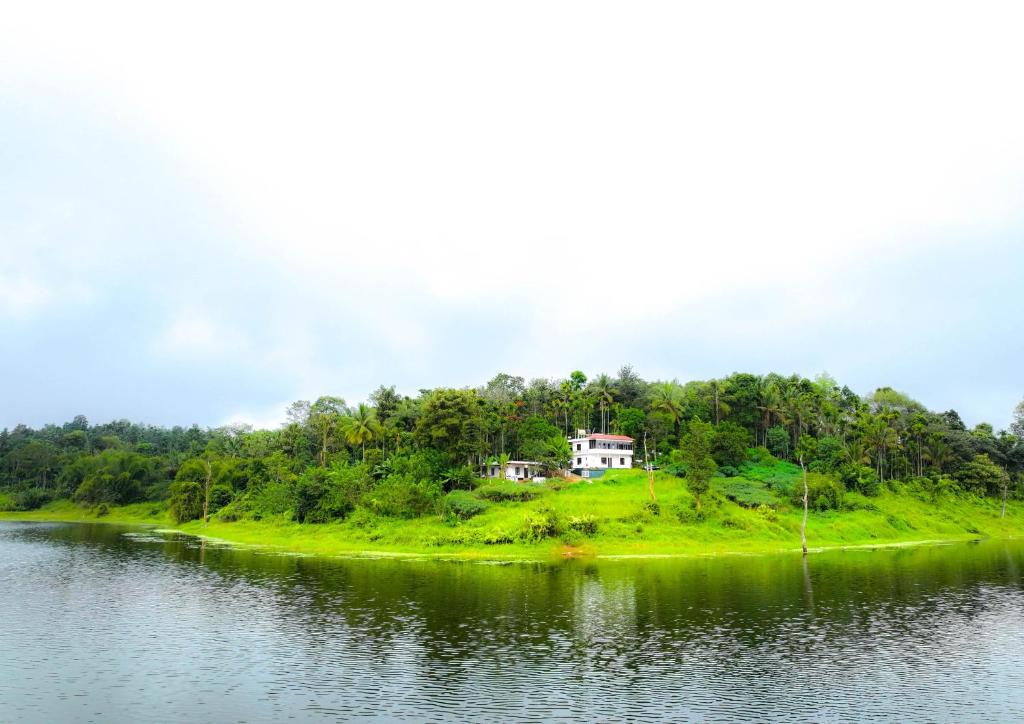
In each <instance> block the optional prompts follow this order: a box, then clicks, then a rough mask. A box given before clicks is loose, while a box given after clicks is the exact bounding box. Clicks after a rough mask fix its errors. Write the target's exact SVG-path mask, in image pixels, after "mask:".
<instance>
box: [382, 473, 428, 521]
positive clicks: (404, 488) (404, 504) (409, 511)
mask: <svg viewBox="0 0 1024 724" xmlns="http://www.w3.org/2000/svg"><path fill="white" fill-rule="evenodd" d="M440 495H441V484H440V483H439V482H431V481H429V480H413V479H411V478H410V476H408V475H389V476H388V477H387V478H385V479H384V480H383V481H382V482H381V483H380V484H379V485H378V486H377V487H376V488H374V489H373V490H371V491H370V492H369V493H367V494H366V496H364V498H363V504H364V505H366V507H367V508H369V509H370V510H372V511H373V512H374V513H376V514H377V515H383V516H385V517H389V518H416V517H419V516H421V515H424V514H426V513H429V512H431V511H432V510H434V504H435V501H436V500H437V499H438V498H439V497H440Z"/></svg>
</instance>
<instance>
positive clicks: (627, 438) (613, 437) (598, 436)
mask: <svg viewBox="0 0 1024 724" xmlns="http://www.w3.org/2000/svg"><path fill="white" fill-rule="evenodd" d="M583 439H584V440H622V441H623V442H633V438H631V437H630V436H629V435H605V434H603V433H600V432H595V433H591V434H590V435H587V436H586V437H585V438H583Z"/></svg>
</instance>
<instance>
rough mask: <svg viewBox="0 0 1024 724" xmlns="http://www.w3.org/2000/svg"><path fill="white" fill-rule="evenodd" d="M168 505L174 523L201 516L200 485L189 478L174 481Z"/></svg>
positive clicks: (201, 492) (201, 496) (201, 494)
mask: <svg viewBox="0 0 1024 724" xmlns="http://www.w3.org/2000/svg"><path fill="white" fill-rule="evenodd" d="M168 507H169V510H170V513H171V518H172V519H173V520H174V522H175V523H184V522H186V521H189V520H195V519H196V518H201V517H202V515H203V488H202V486H201V485H200V484H199V483H196V482H193V481H191V480H178V481H175V482H174V483H173V484H172V485H171V499H170V501H169V506H168Z"/></svg>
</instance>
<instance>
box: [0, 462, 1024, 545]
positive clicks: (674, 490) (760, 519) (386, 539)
mask: <svg viewBox="0 0 1024 724" xmlns="http://www.w3.org/2000/svg"><path fill="white" fill-rule="evenodd" d="M755 484H756V485H760V483H755ZM646 485H647V484H646V478H645V475H644V473H643V472H642V471H639V470H631V471H620V472H616V473H611V474H608V475H606V476H605V477H603V478H601V479H599V480H597V481H594V482H592V483H587V482H580V483H576V484H573V485H570V486H568V487H567V488H565V489H564V490H559V491H554V490H545V491H544V492H543V493H542V495H540V496H539V497H538V498H537V499H535V500H532V501H528V502H523V503H501V504H495V505H493V506H492V507H491V508H490V509H488V510H487V511H485V512H484V513H483V514H481V515H479V516H477V517H475V518H473V519H471V520H469V521H466V522H463V523H459V524H455V525H453V524H449V523H446V522H444V521H441V520H439V519H438V518H437V517H436V516H427V517H423V518H418V519H415V520H390V519H372V518H370V519H368V518H365V517H360V516H356V519H354V520H350V521H346V522H341V523H331V524H326V525H299V524H297V523H293V522H290V521H286V520H278V521H275V520H266V519H264V520H262V521H238V522H233V523H222V522H217V521H212V522H210V523H209V525H207V526H203V524H202V523H200V522H196V521H193V522H191V523H186V524H184V525H181V526H174V527H176V528H178V529H180V530H183V531H185V532H188V533H195V534H199V535H207V536H211V537H214V538H221V539H224V540H228V541H233V542H236V543H242V544H254V545H266V546H273V547H275V548H281V549H286V550H291V551H296V552H302V553H311V554H325V555H329V554H343V553H355V552H368V551H377V552H381V553H395V554H410V553H417V554H434V555H444V556H450V555H458V556H467V557H484V558H537V557H543V556H546V555H559V554H562V553H565V552H568V550H569V549H568V548H567V546H566V545H565V542H564V541H563V540H562V539H557V538H551V539H546V540H544V541H542V542H539V543H526V542H518V541H517V542H515V543H511V544H501V545H486V544H485V543H483V540H484V538H485V537H486V536H488V535H490V536H494V535H495V534H496V533H506V534H508V535H510V536H511V537H516V534H517V533H518V532H519V531H520V530H521V529H522V528H523V525H524V518H525V517H526V516H527V515H528V514H530V513H536V512H537V511H539V510H541V509H544V508H548V509H551V510H553V511H555V512H556V513H557V515H558V517H559V519H560V520H561V521H562V523H563V524H564V523H565V522H567V521H568V520H569V519H570V518H571V517H572V516H577V517H581V516H584V515H592V516H594V517H596V518H597V520H598V531H597V533H596V534H595V535H591V536H588V537H580V536H577V537H576V538H575V539H573V540H572V542H573V543H575V544H576V546H575V547H574V548H572V552H575V553H581V554H597V555H605V556H607V555H672V554H676V555H678V554H711V553H728V552H751V553H753V552H768V551H779V550H787V549H788V550H792V549H795V548H796V547H798V546H799V539H800V533H799V531H800V519H801V515H802V511H801V510H799V509H795V508H789V507H787V506H785V505H784V506H783V507H782V509H781V510H780V511H779V512H778V513H777V514H776V515H774V516H772V515H771V514H770V513H769V514H767V515H766V514H764V513H762V512H758V511H757V510H751V509H747V508H743V507H740V506H739V505H736V504H735V503H733V502H730V501H728V500H725V499H724V498H722V497H721V496H720V495H716V496H712V499H711V500H709V501H708V502H707V503H706V504H705V508H706V512H707V519H706V520H705V521H703V522H701V523H688V524H684V523H681V522H680V520H679V517H678V516H677V515H676V511H677V510H678V509H687V508H689V506H690V503H691V497H690V494H689V492H688V491H687V490H686V486H685V483H684V481H682V480H680V479H678V478H674V477H671V476H668V475H662V474H659V475H658V477H657V481H656V486H655V487H656V491H657V495H658V502H659V504H660V506H661V513H660V515H657V516H655V515H651V514H650V513H649V512H647V511H645V510H644V503H645V502H647V490H646ZM718 487H721V486H718ZM849 498H850V500H851V501H852V502H853V503H855V504H856V505H860V506H864V507H863V508H860V509H855V510H847V511H843V512H827V513H812V514H811V516H810V521H809V523H808V542H809V544H810V545H811V546H812V547H835V546H855V545H878V544H893V543H901V542H916V541H928V540H958V539H968V538H979V537H1000V538H1004V537H1016V536H1019V535H1021V533H1024V505H1022V504H1021V503H1019V502H1014V503H1011V504H1010V505H1009V506H1008V508H1007V515H1006V518H1005V519H1000V517H999V507H1000V506H999V504H998V502H996V501H991V500H977V499H973V498H971V499H968V498H954V497H946V498H942V499H940V500H939V501H938V502H936V503H932V502H930V501H926V500H924V499H922V498H921V497H919V496H916V495H913V494H909V493H908V494H899V495H897V494H894V493H891V492H883V493H882V494H881V495H879V496H878V497H876V498H870V499H866V498H863V497H862V496H858V495H855V494H851V495H850V496H849ZM0 517H2V518H10V519H13V518H16V519H22V520H68V521H71V520H91V521H97V520H99V521H105V522H110V523H145V524H154V525H159V526H165V527H169V526H171V525H172V524H171V521H170V520H169V518H168V517H167V514H166V511H165V510H164V509H163V507H162V506H160V505H158V504H153V503H141V504H137V505H131V506H124V507H121V508H112V509H111V511H110V513H109V514H108V515H106V516H103V517H101V518H97V517H96V516H95V513H94V512H91V511H89V510H86V509H83V508H80V507H78V506H76V505H74V504H71V503H67V502H59V503H54V504H51V505H49V506H47V507H45V508H43V509H41V510H37V511H32V512H29V513H0ZM773 517H774V519H772V518H773ZM360 518H361V521H360Z"/></svg>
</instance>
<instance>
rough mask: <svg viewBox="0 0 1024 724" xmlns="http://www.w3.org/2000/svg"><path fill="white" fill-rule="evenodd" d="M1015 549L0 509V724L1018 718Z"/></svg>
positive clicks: (1020, 556)
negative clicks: (669, 550)
mask: <svg viewBox="0 0 1024 724" xmlns="http://www.w3.org/2000/svg"><path fill="white" fill-rule="evenodd" d="M1022 566H1024V544H1021V543H1019V542H1011V543H1004V542H993V543H984V544H976V545H968V544H962V545H959V544H958V545H953V546H939V547H929V548H917V549H903V550H884V551H874V552H871V551H859V552H845V553H828V554H820V555H814V556H811V557H810V558H809V559H808V560H807V561H806V563H805V562H804V561H803V559H802V558H801V557H800V556H799V555H797V556H780V557H755V558H743V557H732V558H724V559H718V560H708V559H697V560H660V561H608V562H602V563H595V562H589V563H588V562H585V561H578V560H577V561H567V562H565V563H562V564H555V565H548V564H512V565H488V564H478V563H454V562H437V561H424V560H365V559H360V560H324V559H315V558H304V557H297V556H282V555H268V554H259V553H255V552H250V551H239V550H233V549H230V548H222V547H216V546H211V545H209V544H206V545H203V544H201V543H200V542H199V541H197V540H195V539H190V538H185V537H180V536H174V535H162V534H158V533H154V532H150V531H140V530H139V529H129V528H117V527H115V526H106V525H57V524H37V523H35V524H33V523H0V617H2V618H0V653H2V656H0V719H2V720H3V721H9V720H14V721H18V720H26V721H57V720H60V721H67V720H96V721H143V720H144V721H196V720H212V721H272V720H273V721H277V720H281V719H285V718H289V717H291V718H293V719H296V720H306V719H321V718H328V719H340V718H351V717H372V718H381V719H393V718H408V719H414V720H422V719H450V720H465V719H485V720H508V719H513V718H514V719H527V720H529V719H533V720H538V721H539V720H548V719H551V718H553V717H561V718H565V719H587V720H593V719H604V720H609V719H623V718H627V719H636V720H664V719H694V718H702V717H708V718H715V719H727V718H751V717H754V718H762V719H764V718H772V719H776V718H786V719H808V720H822V719H859V720H862V719H871V718H876V719H883V720H894V719H899V720H920V721H936V720H940V721H941V720H945V721H964V720H977V719H982V718H987V719H995V720H1006V719H1020V718H1022V717H1024V692H1022V691H1021V687H1020V679H1021V672H1022V671H1024V584H1022V579H1021V570H1022Z"/></svg>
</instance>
